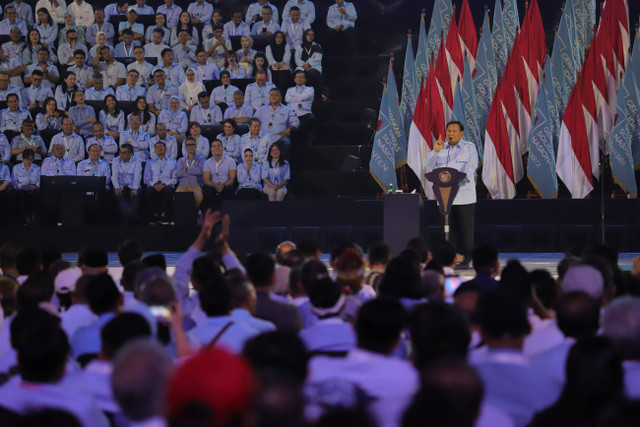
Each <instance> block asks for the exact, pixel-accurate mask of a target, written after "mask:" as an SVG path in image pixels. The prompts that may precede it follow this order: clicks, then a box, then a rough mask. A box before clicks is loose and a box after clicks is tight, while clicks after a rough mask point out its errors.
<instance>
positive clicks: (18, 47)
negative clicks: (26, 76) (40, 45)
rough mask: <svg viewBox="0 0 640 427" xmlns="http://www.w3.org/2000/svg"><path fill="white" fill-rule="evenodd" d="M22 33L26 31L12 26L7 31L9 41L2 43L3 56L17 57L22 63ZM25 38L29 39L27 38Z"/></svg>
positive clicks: (23, 46) (23, 43)
mask: <svg viewBox="0 0 640 427" xmlns="http://www.w3.org/2000/svg"><path fill="white" fill-rule="evenodd" d="M23 34H26V33H22V32H20V29H19V28H18V27H13V28H11V31H10V32H9V41H8V42H4V43H2V50H3V51H4V54H5V56H6V57H8V58H10V59H17V60H18V62H19V63H21V64H24V58H23V57H22V51H23V50H24V48H25V46H26V45H25V42H23V41H22V36H23ZM27 40H29V39H28V38H27ZM36 52H37V51H36Z"/></svg>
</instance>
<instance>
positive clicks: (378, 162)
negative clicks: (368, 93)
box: [369, 88, 398, 192]
mask: <svg viewBox="0 0 640 427" xmlns="http://www.w3.org/2000/svg"><path fill="white" fill-rule="evenodd" d="M395 163H396V161H395V153H394V143H393V129H392V128H391V122H390V120H389V102H388V100H387V89H386V88H383V92H382V101H380V112H379V113H378V125H377V126H376V135H375V136H374V138H373V147H372V149H371V160H370V161H369V173H371V176H372V177H373V179H374V180H375V181H376V182H377V183H378V185H379V186H380V187H381V188H382V191H385V192H386V191H387V190H388V189H389V187H390V186H393V188H394V189H397V188H398V178H397V177H396V166H395Z"/></svg>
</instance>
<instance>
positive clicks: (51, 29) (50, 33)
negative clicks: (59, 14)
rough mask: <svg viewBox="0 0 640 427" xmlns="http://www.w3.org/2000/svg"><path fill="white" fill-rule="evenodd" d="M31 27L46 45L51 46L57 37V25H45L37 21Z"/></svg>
mask: <svg viewBox="0 0 640 427" xmlns="http://www.w3.org/2000/svg"><path fill="white" fill-rule="evenodd" d="M33 28H35V29H36V30H38V32H39V33H40V40H41V41H43V42H45V43H46V44H47V46H53V45H54V44H55V42H56V40H57V39H58V26H57V25H56V24H55V23H54V24H53V25H48V24H47V26H45V25H44V24H42V23H37V24H36V25H35V26H34V27H33Z"/></svg>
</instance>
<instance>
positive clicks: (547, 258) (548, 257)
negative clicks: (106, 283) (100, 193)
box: [62, 252, 640, 280]
mask: <svg viewBox="0 0 640 427" xmlns="http://www.w3.org/2000/svg"><path fill="white" fill-rule="evenodd" d="M154 253H157V252H149V253H145V254H144V255H145V256H146V255H151V254H154ZM163 254H164V256H165V259H166V260H167V272H168V273H169V275H171V274H173V271H174V269H175V265H176V263H177V262H178V259H179V258H180V256H181V255H182V252H164V253H163ZM636 256H640V253H634V252H625V253H621V254H620V255H619V258H618V265H619V266H620V268H621V269H622V270H624V271H628V270H631V266H632V263H633V258H634V257H636ZM62 257H63V258H64V259H65V260H67V261H69V262H71V263H73V264H75V262H76V259H77V255H76V254H75V253H65V254H63V256H62ZM563 257H564V254H563V253H560V252H550V253H517V252H510V253H501V254H500V263H501V264H502V267H504V265H505V264H506V262H507V261H508V260H511V259H518V260H520V262H522V264H523V265H524V267H525V268H526V269H527V271H533V270H538V269H542V270H547V271H548V272H549V273H551V275H552V276H553V277H556V276H557V271H556V267H557V265H558V262H560V260H561V259H562V258H563ZM322 261H324V262H325V263H327V264H328V262H329V255H323V257H322ZM109 273H110V274H111V275H112V276H113V278H114V280H119V279H120V276H121V275H122V267H121V266H120V264H119V263H118V255H117V254H116V253H115V252H111V253H109ZM459 274H460V276H461V277H463V278H465V279H470V278H472V277H473V276H474V272H473V270H464V271H460V272H459Z"/></svg>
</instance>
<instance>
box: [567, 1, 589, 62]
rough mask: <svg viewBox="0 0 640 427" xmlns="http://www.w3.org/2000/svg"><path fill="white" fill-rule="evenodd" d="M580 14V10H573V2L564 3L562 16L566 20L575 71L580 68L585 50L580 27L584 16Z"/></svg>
mask: <svg viewBox="0 0 640 427" xmlns="http://www.w3.org/2000/svg"><path fill="white" fill-rule="evenodd" d="M578 1H580V0H578ZM581 12H582V10H581V8H578V9H577V10H576V9H575V8H574V5H573V0H570V1H568V2H566V3H565V6H564V15H565V16H566V17H567V19H568V21H567V29H568V32H569V36H570V37H571V42H572V43H571V51H572V52H573V63H574V64H575V67H576V70H580V69H581V68H582V62H583V58H584V49H585V46H584V42H583V39H582V36H583V29H582V25H584V23H583V22H581V21H583V20H584V16H581V15H580V13H581Z"/></svg>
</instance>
